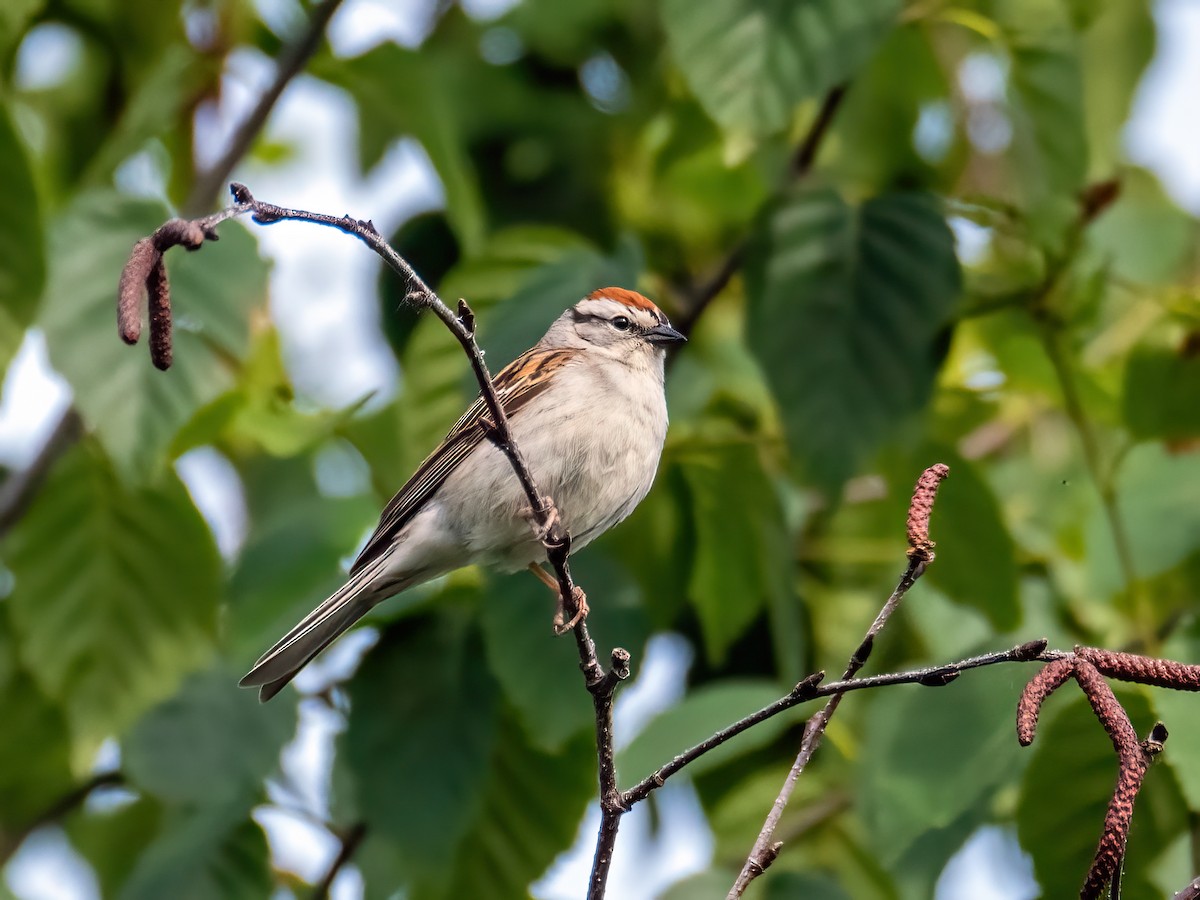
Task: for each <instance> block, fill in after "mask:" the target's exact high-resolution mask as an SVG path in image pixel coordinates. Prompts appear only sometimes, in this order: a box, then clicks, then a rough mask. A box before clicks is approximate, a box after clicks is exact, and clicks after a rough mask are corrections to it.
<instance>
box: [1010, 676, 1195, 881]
mask: <svg viewBox="0 0 1200 900" xmlns="http://www.w3.org/2000/svg"><path fill="white" fill-rule="evenodd" d="M1062 690H1064V691H1071V692H1073V691H1074V684H1073V683H1072V682H1068V683H1067V685H1065V686H1064V687H1063V688H1062ZM1118 697H1119V699H1120V701H1121V705H1122V706H1124V707H1125V710H1126V712H1128V713H1129V716H1130V720H1131V721H1132V722H1133V725H1134V728H1135V729H1137V731H1138V733H1139V734H1143V735H1144V734H1145V733H1146V732H1148V731H1149V730H1150V726H1151V725H1152V724H1153V723H1154V714H1153V712H1152V711H1151V709H1150V707H1149V704H1148V703H1147V701H1146V698H1145V695H1144V694H1142V693H1140V692H1137V691H1122V692H1120V693H1119V694H1118ZM1051 704H1052V705H1056V704H1054V701H1053V700H1052V701H1051ZM1170 747H1171V745H1170V743H1169V742H1168V744H1167V752H1168V753H1169V752H1170ZM1025 752H1026V753H1029V752H1030V751H1029V750H1026V751H1025ZM1170 776H1171V770H1170V769H1169V768H1168V767H1167V766H1154V767H1152V768H1151V769H1150V771H1149V772H1148V773H1147V774H1146V780H1145V782H1144V784H1143V787H1142V792H1141V794H1140V795H1139V797H1138V800H1137V806H1136V808H1135V810H1134V816H1133V827H1132V829H1131V830H1130V836H1129V845H1128V849H1127V850H1126V854H1125V862H1124V865H1123V869H1124V872H1125V876H1126V878H1127V879H1129V880H1130V881H1131V882H1132V883H1133V884H1138V883H1140V882H1144V881H1147V880H1148V879H1149V876H1150V873H1151V872H1152V871H1153V869H1154V866H1153V863H1154V861H1155V859H1156V858H1157V857H1158V856H1159V854H1160V853H1161V852H1162V850H1163V849H1164V848H1165V847H1166V845H1167V844H1168V842H1169V836H1171V835H1174V834H1176V833H1177V832H1178V829H1179V828H1181V827H1182V825H1183V821H1184V812H1183V809H1182V808H1181V806H1182V804H1181V803H1180V801H1179V798H1178V787H1177V785H1176V784H1175V781H1174V779H1173V778H1171V777H1170ZM1116 780H1117V758H1116V754H1115V753H1114V752H1113V747H1112V742H1111V741H1110V740H1109V739H1108V736H1107V735H1106V734H1105V733H1104V730H1103V729H1102V728H1101V726H1100V723H1099V722H1097V721H1096V716H1095V714H1094V713H1093V712H1092V709H1091V707H1090V706H1089V705H1088V703H1087V702H1086V701H1085V700H1084V698H1082V697H1080V696H1078V695H1076V696H1074V697H1072V698H1071V701H1070V704H1069V705H1067V706H1065V707H1060V708H1059V709H1058V710H1057V711H1055V712H1054V713H1053V714H1052V715H1050V716H1047V715H1046V713H1045V712H1043V722H1042V723H1041V725H1040V726H1039V728H1038V735H1037V740H1036V741H1035V742H1034V744H1033V746H1032V754H1031V759H1030V760H1029V766H1028V768H1027V769H1026V770H1025V777H1024V780H1023V781H1022V783H1021V793H1020V799H1019V801H1018V807H1017V835H1018V837H1019V838H1020V841H1021V847H1022V848H1023V849H1024V850H1025V851H1026V852H1027V853H1029V854H1030V856H1032V857H1033V868H1034V874H1035V876H1036V877H1037V880H1038V883H1039V884H1040V885H1041V887H1042V891H1043V896H1045V897H1074V896H1077V894H1078V892H1079V886H1080V885H1081V884H1083V879H1084V875H1085V874H1086V873H1087V870H1088V866H1090V865H1091V862H1092V856H1093V855H1094V854H1095V852H1096V842H1097V841H1099V840H1100V833H1101V831H1102V830H1103V826H1104V813H1105V810H1106V809H1107V808H1108V802H1109V799H1110V798H1111V797H1112V792H1113V786H1114V785H1115V783H1116ZM1122 894H1123V895H1125V892H1124V891H1123V892H1122ZM1128 896H1130V897H1150V896H1155V894H1153V893H1144V892H1140V891H1135V889H1134V888H1132V887H1129V893H1128Z"/></svg>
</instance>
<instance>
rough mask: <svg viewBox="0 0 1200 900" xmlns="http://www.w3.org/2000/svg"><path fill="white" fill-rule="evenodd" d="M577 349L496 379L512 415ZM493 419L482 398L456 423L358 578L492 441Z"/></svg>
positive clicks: (378, 529) (381, 530) (370, 549)
mask: <svg viewBox="0 0 1200 900" xmlns="http://www.w3.org/2000/svg"><path fill="white" fill-rule="evenodd" d="M578 352H579V351H577V350H538V349H536V348H535V349H533V350H527V351H525V352H524V353H522V354H521V355H520V356H518V357H517V358H516V359H514V360H513V361H512V362H511V363H509V364H508V365H507V366H505V367H504V368H503V369H501V370H500V372H499V373H498V374H497V375H496V376H495V377H493V378H492V384H494V385H495V387H496V395H497V396H498V397H499V398H500V404H501V406H503V407H504V412H505V413H506V414H507V415H510V416H511V415H513V414H514V413H515V412H516V411H517V410H519V409H520V408H521V407H522V406H524V405H525V404H527V403H528V402H529V401H530V400H532V399H533V398H534V397H536V396H538V395H539V394H540V393H542V392H543V391H544V390H546V388H547V387H549V386H550V377H551V375H553V374H554V373H555V372H556V371H558V370H559V369H561V368H562V367H563V366H565V365H567V364H568V363H569V362H570V361H571V360H572V359H574V358H575V355H576V354H577V353H578ZM486 415H487V404H485V403H484V402H483V397H477V398H476V399H475V402H474V403H472V404H471V405H470V406H469V407H468V408H467V411H466V412H465V413H463V415H462V418H460V419H459V420H458V421H457V422H455V423H454V427H453V428H451V429H450V433H449V434H447V435H446V439H445V440H444V441H442V443H441V446H439V447H438V448H437V449H436V450H434V451H433V453H432V454H430V456H429V457H428V458H427V459H426V460H425V462H423V463H421V465H420V466H419V467H418V468H417V471H416V472H414V473H413V476H412V478H410V479H408V482H407V483H406V484H405V485H404V487H402V488H400V490H399V491H398V492H397V494H396V496H394V497H393V498H392V499H391V500H390V501H389V502H388V505H387V506H386V507H384V510H383V513H382V514H381V515H380V517H379V524H378V525H377V526H375V531H374V533H372V535H371V537H370V539H369V540H368V541H367V544H366V546H365V547H363V549H362V552H361V553H359V554H358V558H357V559H356V560H355V561H354V565H353V566H351V567H350V574H351V575H355V574H356V573H357V572H358V571H359V570H360V569H362V568H363V567H364V566H366V565H368V564H369V563H370V562H371V561H372V560H375V559H377V558H378V557H379V556H381V555H382V554H383V553H384V552H385V551H386V550H387V548H388V547H389V546H390V545H391V543H392V540H393V539H394V538H395V536H396V534H397V533H398V532H399V531H400V529H401V528H403V527H404V526H405V525H407V524H408V521H409V519H411V518H412V517H413V516H414V515H416V513H417V512H418V510H420V509H421V507H422V506H424V505H425V502H426V501H428V500H429V499H430V498H431V497H432V496H433V495H434V494H435V493H436V492H437V489H438V488H440V487H441V486H442V483H443V482H445V480H446V479H447V478H448V477H449V476H450V473H451V472H453V471H454V470H455V469H456V468H458V465H459V463H461V462H462V461H463V460H464V459H466V458H467V456H468V454H470V452H471V451H472V450H474V449H475V447H477V446H478V445H479V443H480V441H483V440H486V438H485V436H484V435H485V432H484V428H483V426H482V424H481V423H482V421H483V419H484V417H485V416H486Z"/></svg>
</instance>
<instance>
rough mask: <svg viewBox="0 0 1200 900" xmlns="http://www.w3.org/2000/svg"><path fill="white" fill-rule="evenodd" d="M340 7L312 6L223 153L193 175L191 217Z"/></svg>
mask: <svg viewBox="0 0 1200 900" xmlns="http://www.w3.org/2000/svg"><path fill="white" fill-rule="evenodd" d="M341 4H342V0H322V2H321V3H319V4H317V5H316V6H315V7H313V11H312V16H311V17H310V18H309V20H308V25H307V26H305V28H304V31H302V32H301V33H300V34H298V35H297V36H296V39H295V40H294V41H293V42H292V43H290V44H288V45H287V46H286V47H284V49H283V51H282V52H281V53H280V54H279V58H278V59H277V60H276V62H275V77H274V78H273V79H272V80H271V84H270V85H268V87H267V89H266V90H265V91H264V92H263V93H262V96H260V97H259V98H258V102H257V103H255V104H254V108H253V109H251V110H250V112H248V113H247V114H246V118H245V119H243V120H242V122H241V124H240V125H238V127H237V129H236V130H235V131H234V133H233V136H232V137H231V138H230V139H229V144H228V146H227V147H226V148H225V152H224V153H222V154H221V156H220V157H219V158H218V159H217V160H216V161H215V162H214V163H213V164H212V165H211V166H209V167H208V168H207V169H204V170H203V171H201V172H198V173H196V178H195V180H194V181H193V182H192V192H191V193H190V194H189V195H188V199H187V202H186V203H184V205H183V208H184V210H185V211H187V212H188V213H189V214H190V215H196V214H199V213H201V212H203V211H204V210H206V209H209V208H210V207H211V206H212V205H213V203H214V202H216V199H217V197H218V196H219V195H220V193H221V191H222V190H223V189H224V187H225V182H226V181H228V180H229V175H230V173H231V172H233V167H234V166H236V165H237V164H238V162H240V161H241V159H242V157H243V156H245V155H246V153H247V151H249V149H250V145H251V144H253V143H254V140H255V138H257V137H258V135H259V133H260V132H261V131H262V130H263V126H265V125H266V124H267V118H268V117H269V116H270V115H271V111H272V110H273V109H274V108H275V104H276V103H277V102H278V101H279V98H280V97H281V96H282V95H283V91H284V89H285V88H286V87H287V86H288V85H289V84H290V83H291V81H292V79H293V78H295V77H296V76H297V75H299V74H300V73H301V72H302V71H303V70H304V67H305V66H306V65H307V64H308V61H309V59H311V58H312V55H313V54H314V53H316V52H317V48H318V47H320V46H321V40H322V38H323V37H324V36H325V29H326V27H327V26H328V25H329V20H330V19H332V18H333V14H334V13H335V12H337V8H338V7H339V6H341Z"/></svg>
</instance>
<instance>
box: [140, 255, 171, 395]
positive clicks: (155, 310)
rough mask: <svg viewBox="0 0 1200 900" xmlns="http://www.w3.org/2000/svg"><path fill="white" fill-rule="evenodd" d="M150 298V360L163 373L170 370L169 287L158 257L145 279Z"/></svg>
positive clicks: (161, 262)
mask: <svg viewBox="0 0 1200 900" xmlns="http://www.w3.org/2000/svg"><path fill="white" fill-rule="evenodd" d="M146 291H147V293H148V294H149V296H150V360H151V361H152V362H153V363H154V365H155V367H156V368H159V369H162V370H163V371H164V372H165V371H166V370H167V369H169V368H171V360H172V349H171V286H170V283H169V282H168V281H167V267H166V264H165V263H164V262H163V258H162V256H161V255H160V256H159V257H158V260H157V261H156V262H155V265H154V267H153V268H152V269H151V270H150V276H149V277H148V278H147V279H146Z"/></svg>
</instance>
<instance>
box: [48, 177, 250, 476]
mask: <svg viewBox="0 0 1200 900" xmlns="http://www.w3.org/2000/svg"><path fill="white" fill-rule="evenodd" d="M167 218H168V215H167V211H166V210H165V209H164V208H163V207H162V206H160V205H159V204H157V203H151V202H147V201H143V200H132V199H129V198H125V197H121V196H120V195H118V194H113V193H107V192H97V193H91V194H86V195H84V196H83V197H81V198H80V199H79V200H77V201H76V202H75V203H74V204H73V205H72V206H71V207H70V209H69V210H68V211H67V212H66V214H65V215H64V216H63V217H62V218H61V219H60V220H59V221H58V222H57V223H56V224H55V227H54V232H53V241H52V249H51V260H52V264H51V266H50V278H49V284H48V287H47V293H46V302H45V306H44V307H43V309H42V314H41V324H42V326H43V327H44V328H45V330H46V337H47V341H48V344H49V349H50V360H51V362H52V363H53V364H54V367H55V368H56V369H57V370H58V371H60V372H62V373H63V375H65V376H66V378H67V380H68V381H69V382H70V383H71V387H72V388H73V389H74V391H75V402H76V404H77V405H78V407H79V409H80V410H81V411H82V412H83V414H84V417H85V418H86V419H87V421H88V422H89V424H91V425H92V426H93V427H94V428H95V431H96V434H97V436H98V437H99V439H100V442H101V443H102V444H103V445H104V447H105V449H106V450H107V451H108V453H109V455H110V456H111V457H112V459H113V462H114V463H115V464H116V466H117V469H118V470H119V471H120V472H121V474H122V476H123V477H125V478H127V479H136V478H139V477H142V478H144V477H148V475H150V474H153V473H154V472H156V471H158V470H159V469H161V467H162V464H163V458H164V454H165V451H166V450H167V448H168V447H169V445H170V443H171V439H172V438H173V437H174V435H175V433H176V432H178V431H179V429H180V428H181V427H182V426H183V425H184V423H186V422H187V421H188V419H190V418H191V416H192V414H193V413H195V412H196V410H198V409H199V408H200V407H201V406H203V405H204V404H206V403H208V402H209V401H211V400H213V399H215V398H216V397H217V396H219V395H220V394H222V393H224V392H225V391H226V390H228V389H229V388H230V387H232V386H233V383H234V377H235V374H236V372H237V370H238V368H239V363H240V361H242V360H244V359H245V358H246V356H247V355H248V353H249V349H250V329H249V317H250V314H251V313H252V311H253V310H255V309H256V308H258V307H259V306H260V304H261V303H262V302H263V300H264V297H265V291H266V269H265V267H264V266H263V264H262V262H261V261H260V260H259V259H258V255H257V251H256V245H255V243H254V240H253V239H252V238H251V237H250V235H249V233H248V232H247V231H246V230H245V229H244V228H242V227H240V226H239V225H232V226H231V225H229V224H226V225H225V226H223V227H222V229H221V240H220V242H219V243H217V244H206V245H205V246H204V249H203V250H201V251H200V252H198V253H186V252H184V251H183V250H181V249H175V250H172V251H170V252H169V253H168V254H167V268H168V270H169V272H170V276H171V297H172V306H173V308H174V314H175V339H174V340H175V364H174V365H173V366H172V367H171V369H170V370H169V371H167V372H160V371H159V370H158V369H156V368H154V366H153V365H151V363H150V360H149V359H148V358H147V356H146V351H145V347H144V345H143V346H140V347H136V348H131V347H126V346H125V345H124V344H122V343H121V341H120V340H119V339H118V337H117V335H116V334H115V309H116V289H117V280H118V278H119V276H120V273H121V269H122V267H123V266H124V264H125V260H126V258H127V257H128V256H129V251H130V249H131V248H132V247H133V244H134V242H135V241H137V240H138V239H139V238H141V237H143V236H145V235H147V234H150V233H151V232H153V231H154V230H155V229H156V228H157V227H158V226H159V225H161V224H162V223H163V222H164V221H165V220H166V219H167Z"/></svg>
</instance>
